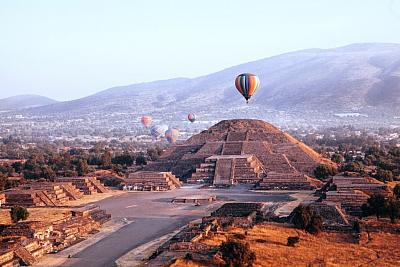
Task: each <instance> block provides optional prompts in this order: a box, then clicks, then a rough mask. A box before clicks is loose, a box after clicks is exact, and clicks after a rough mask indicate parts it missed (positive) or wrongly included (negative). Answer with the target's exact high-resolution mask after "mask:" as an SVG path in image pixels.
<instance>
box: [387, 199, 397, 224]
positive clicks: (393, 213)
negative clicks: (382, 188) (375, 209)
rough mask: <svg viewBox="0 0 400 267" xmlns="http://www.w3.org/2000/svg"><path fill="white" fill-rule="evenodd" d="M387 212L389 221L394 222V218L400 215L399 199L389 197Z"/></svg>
mask: <svg viewBox="0 0 400 267" xmlns="http://www.w3.org/2000/svg"><path fill="white" fill-rule="evenodd" d="M386 209H387V213H388V215H389V218H390V221H391V222H392V223H396V220H397V219H398V218H399V215H400V201H399V200H396V199H394V198H391V199H389V200H388V202H387V208H386Z"/></svg>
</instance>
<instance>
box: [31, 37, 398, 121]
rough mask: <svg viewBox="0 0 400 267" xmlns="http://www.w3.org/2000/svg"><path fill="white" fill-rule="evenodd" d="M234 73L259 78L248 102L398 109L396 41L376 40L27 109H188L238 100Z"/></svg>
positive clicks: (289, 107) (295, 107)
mask: <svg viewBox="0 0 400 267" xmlns="http://www.w3.org/2000/svg"><path fill="white" fill-rule="evenodd" d="M241 72H252V73H256V74H257V75H258V76H259V77H260V80H261V87H260V89H259V91H258V92H257V93H256V95H255V96H254V97H253V99H252V101H251V105H254V106H257V107H259V108H263V109H265V108H266V107H268V108H269V109H276V110H284V111H303V112H305V113H308V112H315V111H319V112H323V113H325V114H332V113H346V112H360V113H367V114H374V113H376V112H378V111H379V112H382V111H384V112H387V113H388V114H395V115H396V114H399V107H400V106H399V104H400V45H399V44H380V43H369V44H353V45H349V46H345V47H340V48H333V49H308V50H302V51H296V52H291V53H286V54H282V55H278V56H274V57H270V58H265V59H262V60H258V61H254V62H249V63H246V64H242V65H238V66H234V67H231V68H228V69H225V70H222V71H220V72H217V73H213V74H209V75H206V76H202V77H198V78H194V79H186V78H178V79H171V80H164V81H155V82H150V83H141V84H134V85H129V86H120V87H115V88H111V89H108V90H105V91H102V92H100V93H98V94H95V95H92V96H89V97H85V98H82V99H78V100H74V101H69V102H63V103H59V104H56V105H52V106H49V107H43V108H37V109H33V110H32V112H35V113H52V112H61V113H65V112H68V113H71V112H73V113H79V114H86V113H88V112H134V111H135V110H137V107H138V106H140V107H141V110H143V111H145V112H157V111H160V110H164V111H165V110H166V111H168V109H169V108H170V105H172V104H174V105H175V107H176V108H175V112H180V111H182V110H187V107H188V106H190V107H191V109H194V110H195V111H202V110H204V108H207V107H210V106H218V107H228V108H229V107H232V105H233V106H238V105H239V106H241V105H242V103H243V99H242V98H241V96H240V95H239V94H238V93H237V92H236V90H235V89H234V86H233V80H234V78H235V76H236V75H237V74H238V73H241ZM200 100H201V101H200ZM212 112H213V110H212ZM217 114H218V113H217V112H215V114H214V115H217Z"/></svg>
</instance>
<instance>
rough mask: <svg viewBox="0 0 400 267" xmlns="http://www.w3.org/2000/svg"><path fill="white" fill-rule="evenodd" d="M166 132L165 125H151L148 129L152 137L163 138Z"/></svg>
mask: <svg viewBox="0 0 400 267" xmlns="http://www.w3.org/2000/svg"><path fill="white" fill-rule="evenodd" d="M166 130H168V126H167V125H153V126H151V128H150V133H151V135H152V136H153V137H155V138H158V137H163V135H164V133H165V131H166Z"/></svg>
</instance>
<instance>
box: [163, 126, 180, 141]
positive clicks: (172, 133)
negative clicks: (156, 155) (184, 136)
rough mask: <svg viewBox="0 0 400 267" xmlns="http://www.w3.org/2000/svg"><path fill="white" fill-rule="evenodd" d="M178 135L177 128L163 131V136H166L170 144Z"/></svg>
mask: <svg viewBox="0 0 400 267" xmlns="http://www.w3.org/2000/svg"><path fill="white" fill-rule="evenodd" d="M178 136H179V131H178V130H177V129H173V128H170V129H168V130H167V131H165V138H167V141H168V142H169V143H170V144H173V143H175V142H176V140H177V139H178Z"/></svg>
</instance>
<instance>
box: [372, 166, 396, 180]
mask: <svg viewBox="0 0 400 267" xmlns="http://www.w3.org/2000/svg"><path fill="white" fill-rule="evenodd" d="M375 178H376V179H378V180H379V181H382V182H386V181H393V173H392V171H388V170H383V169H380V168H379V169H378V171H377V172H376V175H375Z"/></svg>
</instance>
